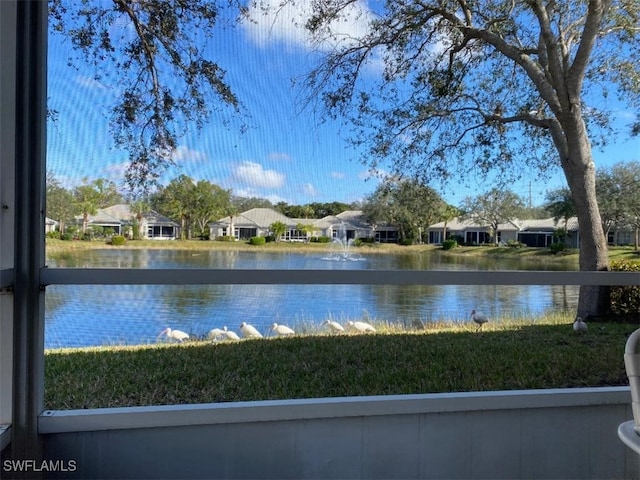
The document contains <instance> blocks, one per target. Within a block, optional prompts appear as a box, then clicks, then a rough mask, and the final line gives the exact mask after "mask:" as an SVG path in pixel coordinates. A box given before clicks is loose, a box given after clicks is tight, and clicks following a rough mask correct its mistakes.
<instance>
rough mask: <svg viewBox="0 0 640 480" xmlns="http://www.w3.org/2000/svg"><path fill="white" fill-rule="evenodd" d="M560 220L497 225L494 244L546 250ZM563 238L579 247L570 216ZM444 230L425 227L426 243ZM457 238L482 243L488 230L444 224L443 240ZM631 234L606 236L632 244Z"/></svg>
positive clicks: (464, 223) (618, 232) (619, 232)
mask: <svg viewBox="0 0 640 480" xmlns="http://www.w3.org/2000/svg"><path fill="white" fill-rule="evenodd" d="M564 228H565V222H564V220H558V221H556V220H555V219H553V218H541V219H527V220H520V219H515V220H512V221H510V222H507V223H504V224H500V225H499V226H498V232H497V233H498V242H500V243H508V242H509V241H510V240H512V241H518V242H520V243H522V244H524V245H527V246H529V247H548V246H549V245H551V244H552V243H554V242H557V241H558V239H557V237H556V236H555V234H556V232H557V231H558V230H564ZM566 228H567V235H566V236H565V238H564V243H565V244H566V245H567V246H568V247H571V248H578V246H579V245H580V234H579V231H578V219H577V218H576V217H571V218H569V220H568V221H567V224H566ZM444 231H445V223H444V222H439V223H435V224H433V225H431V226H430V227H429V228H428V232H429V243H435V244H438V243H442V241H443V239H444V238H443V235H444ZM452 236H458V237H460V238H462V239H463V241H464V243H467V244H482V243H488V242H490V241H491V238H490V234H489V228H488V227H487V226H483V225H478V224H476V223H474V222H472V221H471V220H460V219H458V218H455V219H453V220H451V221H449V222H447V224H446V238H449V237H452ZM633 239H634V232H633V230H632V229H631V228H629V227H628V228H620V229H617V230H612V231H610V232H609V233H608V238H607V240H608V243H609V244H610V245H627V244H631V243H633Z"/></svg>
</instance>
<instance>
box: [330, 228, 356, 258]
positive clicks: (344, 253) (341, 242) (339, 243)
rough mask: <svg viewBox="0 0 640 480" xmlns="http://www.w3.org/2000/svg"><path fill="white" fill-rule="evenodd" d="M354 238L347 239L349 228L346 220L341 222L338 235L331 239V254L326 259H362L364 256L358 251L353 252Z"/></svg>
mask: <svg viewBox="0 0 640 480" xmlns="http://www.w3.org/2000/svg"><path fill="white" fill-rule="evenodd" d="M352 246H353V238H349V239H347V229H346V227H345V225H344V222H342V223H340V227H339V228H338V235H336V237H335V238H334V239H333V240H332V241H331V255H329V256H328V257H324V260H333V261H362V260H364V257H363V256H362V255H360V254H359V253H357V252H353V251H352V249H351V247H352Z"/></svg>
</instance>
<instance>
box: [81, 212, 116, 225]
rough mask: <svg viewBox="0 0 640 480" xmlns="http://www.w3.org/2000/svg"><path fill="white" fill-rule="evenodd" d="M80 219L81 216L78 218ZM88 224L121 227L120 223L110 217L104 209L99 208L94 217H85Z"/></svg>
mask: <svg viewBox="0 0 640 480" xmlns="http://www.w3.org/2000/svg"><path fill="white" fill-rule="evenodd" d="M78 218H80V219H81V218H82V216H80V217H78ZM87 221H88V223H93V224H96V225H121V224H122V221H121V220H119V219H117V218H116V217H114V216H113V215H110V214H109V213H108V212H106V211H105V210H104V209H102V208H99V209H98V210H97V211H96V213H95V214H94V215H89V216H88V217H87Z"/></svg>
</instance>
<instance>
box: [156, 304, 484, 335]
mask: <svg viewBox="0 0 640 480" xmlns="http://www.w3.org/2000/svg"><path fill="white" fill-rule="evenodd" d="M470 320H471V321H473V322H474V323H475V324H476V326H477V327H476V331H478V330H480V329H481V328H482V325H484V324H485V323H487V322H488V321H489V319H488V318H487V317H486V316H485V315H483V314H481V313H478V312H476V311H475V310H472V311H471V318H470ZM322 325H323V326H326V327H327V328H328V329H329V330H330V331H331V332H332V333H334V334H343V333H348V332H349V331H351V332H355V333H376V329H375V327H374V326H373V325H371V324H370V323H367V322H362V321H349V322H347V323H346V324H345V326H343V325H341V324H340V323H338V322H336V321H335V320H325V321H324V322H322ZM270 330H271V332H272V334H273V335H274V336H277V337H287V336H292V335H295V334H296V332H295V331H294V330H293V329H292V328H291V327H288V326H286V325H281V324H278V323H274V324H273V325H271V329H270ZM240 333H241V334H242V337H243V338H263V335H262V334H261V333H260V332H259V331H258V329H257V328H256V327H254V326H253V325H251V324H249V323H247V322H242V323H241V324H240ZM161 335H166V336H167V338H168V339H170V340H176V341H178V342H183V341H185V340H187V339H189V334H188V333H186V332H183V331H182V330H173V329H171V328H166V329H164V330H163V331H162V332H160V336H161ZM240 338H241V337H240V336H239V335H238V334H237V333H235V332H234V331H233V330H229V329H228V328H227V327H226V326H224V327H223V328H214V329H213V330H211V331H209V333H208V334H207V340H211V341H222V340H240Z"/></svg>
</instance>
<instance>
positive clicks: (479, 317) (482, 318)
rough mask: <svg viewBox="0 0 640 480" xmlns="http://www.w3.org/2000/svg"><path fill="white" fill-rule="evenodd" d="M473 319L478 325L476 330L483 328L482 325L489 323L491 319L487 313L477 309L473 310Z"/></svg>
mask: <svg viewBox="0 0 640 480" xmlns="http://www.w3.org/2000/svg"><path fill="white" fill-rule="evenodd" d="M471 320H473V321H474V323H475V324H476V325H477V326H476V332H477V331H478V330H480V329H481V328H482V325H484V324H485V323H487V322H488V321H489V319H488V318H487V316H486V315H483V314H481V313H478V312H476V311H475V310H471Z"/></svg>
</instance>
